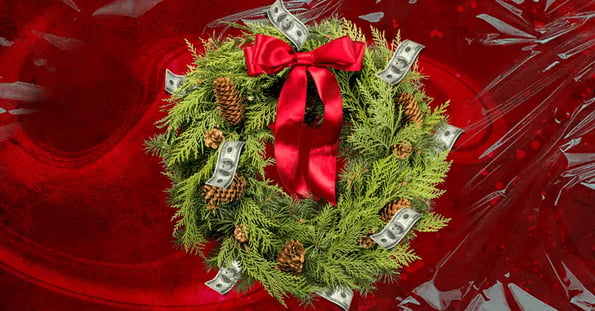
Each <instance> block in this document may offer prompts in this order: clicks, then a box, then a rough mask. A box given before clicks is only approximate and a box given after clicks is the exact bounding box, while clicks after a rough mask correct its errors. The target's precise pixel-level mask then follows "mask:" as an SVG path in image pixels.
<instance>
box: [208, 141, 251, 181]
mask: <svg viewBox="0 0 595 311" xmlns="http://www.w3.org/2000/svg"><path fill="white" fill-rule="evenodd" d="M245 144H246V143H245V142H243V141H232V140H226V141H224V142H223V144H222V145H221V147H220V148H219V155H218V156H217V164H216V165H215V172H214V173H213V175H212V176H211V178H209V180H207V182H206V184H207V185H211V186H215V187H219V188H227V187H229V186H230V185H231V182H232V181H233V176H234V175H235V173H236V169H237V168H238V163H239V161H240V153H242V148H243V147H244V145H245Z"/></svg>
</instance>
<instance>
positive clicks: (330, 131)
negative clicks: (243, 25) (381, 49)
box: [244, 35, 365, 205]
mask: <svg viewBox="0 0 595 311" xmlns="http://www.w3.org/2000/svg"><path fill="white" fill-rule="evenodd" d="M364 50H365V44H364V43H363V42H353V41H351V39H350V38H349V37H347V36H345V37H341V38H339V39H336V40H333V41H331V42H329V43H327V44H325V45H323V46H321V47H319V48H317V49H315V50H313V51H308V52H301V53H298V52H295V51H294V50H293V49H292V48H291V47H290V46H289V45H288V44H287V43H285V42H284V41H282V40H280V39H278V38H274V37H270V36H265V35H256V41H255V44H254V45H253V46H249V47H246V48H245V49H244V54H245V57H246V68H247V70H248V74H249V75H251V76H257V75H260V74H263V73H264V74H273V73H276V72H279V71H280V70H282V69H283V68H287V67H292V70H291V71H290V72H289V74H288V75H287V78H286V80H285V83H284V85H283V88H282V90H281V93H280V95H279V102H278V107H277V117H276V121H275V144H274V148H275V159H276V160H277V171H278V173H279V178H280V181H281V183H282V184H283V185H284V186H285V188H286V189H287V190H288V191H289V192H290V193H291V194H298V195H302V196H306V197H307V196H309V192H311V193H312V194H313V195H314V197H315V198H320V197H321V198H324V199H326V200H327V201H328V202H330V203H332V204H333V205H336V195H335V181H336V175H337V149H338V147H339V134H340V132H341V124H342V119H343V105H342V99H341V89H340V88H339V83H338V82H337V79H336V78H335V76H334V75H333V73H332V72H331V71H330V70H329V69H328V68H327V67H331V68H335V69H339V70H345V71H359V70H360V69H361V63H362V59H363V56H364ZM308 73H309V74H310V76H311V77H312V80H313V81H314V84H315V85H316V89H317V91H318V95H319V96H320V99H321V100H322V103H323V104H324V122H323V124H322V126H321V127H320V129H318V130H316V132H315V138H314V139H313V140H312V142H311V145H310V146H308V145H306V144H308V141H311V140H309V139H303V138H304V137H305V136H306V135H305V132H306V131H307V132H309V133H310V132H311V131H309V130H308V128H307V126H306V125H305V124H304V112H305V109H306V95H307V94H306V90H307V85H308ZM305 151H307V154H306V152H305ZM305 166H306V167H305ZM304 172H308V173H307V175H305V176H304Z"/></svg>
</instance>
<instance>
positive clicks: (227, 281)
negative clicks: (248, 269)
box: [205, 260, 242, 295]
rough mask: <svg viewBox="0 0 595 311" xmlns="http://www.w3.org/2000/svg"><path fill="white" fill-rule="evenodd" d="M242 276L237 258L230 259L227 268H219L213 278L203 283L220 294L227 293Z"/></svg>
mask: <svg viewBox="0 0 595 311" xmlns="http://www.w3.org/2000/svg"><path fill="white" fill-rule="evenodd" d="M241 276H242V266H241V265H240V262H239V261H237V260H234V261H232V263H231V266H230V267H229V268H221V269H219V272H217V275H216V276H215V278H214V279H212V280H210V281H206V282H205V285H207V286H208V287H210V288H211V289H213V290H214V291H216V292H218V293H219V294H221V295H225V294H227V293H229V291H230V290H231V289H232V288H233V287H234V286H235V285H236V283H237V282H238V280H239V279H240V277H241Z"/></svg>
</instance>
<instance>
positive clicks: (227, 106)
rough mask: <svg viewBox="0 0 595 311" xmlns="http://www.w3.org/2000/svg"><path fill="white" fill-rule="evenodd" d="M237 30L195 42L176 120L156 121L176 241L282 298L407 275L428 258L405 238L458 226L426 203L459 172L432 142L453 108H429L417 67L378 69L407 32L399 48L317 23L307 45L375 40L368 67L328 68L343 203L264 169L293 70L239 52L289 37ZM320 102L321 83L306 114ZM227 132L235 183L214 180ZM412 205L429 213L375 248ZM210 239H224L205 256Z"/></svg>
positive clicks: (173, 113)
mask: <svg viewBox="0 0 595 311" xmlns="http://www.w3.org/2000/svg"><path fill="white" fill-rule="evenodd" d="M235 26H236V27H238V28H240V29H241V30H242V34H241V35H240V36H228V37H225V38H223V39H216V38H213V37H211V38H208V39H206V40H202V47H203V50H204V51H203V52H201V53H200V54H199V53H198V52H197V50H196V49H195V47H194V46H192V44H190V43H189V42H187V45H188V47H189V49H190V51H191V53H193V56H194V64H193V66H190V67H189V72H188V74H187V75H186V78H185V80H184V83H183V85H182V87H181V88H180V89H179V90H178V91H177V92H176V93H175V94H174V95H172V96H171V98H170V99H169V104H167V105H165V111H167V113H168V114H167V116H166V117H165V118H164V119H162V120H160V121H159V122H158V123H157V124H158V127H163V128H165V131H164V133H161V134H157V135H155V136H154V137H152V138H151V139H149V140H148V141H147V142H146V145H147V150H148V151H149V152H151V153H153V154H155V155H158V156H159V157H161V159H162V163H163V165H164V167H165V173H164V174H165V175H166V176H168V177H169V178H170V179H171V181H172V186H171V188H170V189H169V195H170V199H169V204H170V205H171V207H173V208H174V209H176V212H175V216H174V217H173V219H174V220H175V221H176V224H175V228H174V237H175V239H176V240H177V242H178V243H179V244H180V245H181V246H182V247H183V248H184V249H185V250H186V251H187V252H189V253H193V254H198V255H200V256H202V257H203V258H204V260H205V262H206V263H207V264H208V265H209V266H211V267H226V266H229V265H230V263H231V262H232V260H238V261H239V262H240V263H241V265H242V267H243V270H242V277H241V280H240V282H239V283H238V285H237V286H236V289H239V290H246V289H248V288H250V287H251V286H252V285H253V284H254V283H255V281H259V282H260V283H261V284H262V286H263V287H264V288H265V289H266V290H267V291H268V292H269V294H270V295H272V296H273V297H275V298H277V299H278V300H279V301H280V302H281V303H282V304H284V303H283V297H287V296H288V295H293V296H295V297H297V298H299V299H300V300H301V301H303V302H306V303H307V302H310V301H311V299H312V297H314V296H315V294H314V293H315V292H316V291H320V290H323V289H325V288H337V287H347V288H351V289H353V290H355V291H357V292H359V293H360V294H361V295H367V294H368V293H370V292H371V291H373V290H374V289H375V283H376V282H377V281H384V282H391V281H395V280H396V279H397V278H398V273H399V269H401V268H403V267H404V266H407V265H408V264H410V263H411V262H413V261H416V260H419V259H420V257H419V256H417V255H416V254H415V253H414V251H413V250H412V249H411V248H410V246H409V240H410V239H411V238H413V237H415V235H416V231H417V232H435V231H438V230H439V229H440V228H442V227H444V226H446V225H447V223H448V221H449V220H450V219H448V218H445V217H444V216H442V215H440V214H437V213H435V212H432V209H431V206H430V204H429V202H430V200H432V199H435V198H436V197H438V196H439V195H441V194H442V193H443V190H439V189H437V188H436V185H437V184H439V183H440V182H442V181H443V178H444V177H445V174H446V172H447V171H448V169H449V166H450V162H448V161H446V156H447V153H448V152H447V151H443V152H438V151H436V148H437V145H438V143H437V142H436V141H435V140H434V139H433V136H432V135H433V133H434V132H435V131H436V128H437V127H438V126H440V125H441V124H443V123H445V122H446V120H445V111H446V107H447V105H448V103H445V104H443V105H440V106H438V107H436V108H434V109H433V110H432V109H430V106H429V104H430V102H431V100H432V99H431V98H429V97H428V96H427V95H426V94H425V93H424V90H423V88H422V87H423V85H422V83H421V80H422V76H421V75H420V73H419V72H418V71H417V68H416V67H414V68H412V70H411V71H410V72H409V73H408V74H407V76H406V78H405V79H404V80H403V81H402V82H401V83H399V84H398V85H396V86H391V85H389V84H387V83H386V82H384V81H383V80H381V79H379V78H378V77H377V76H376V73H377V72H378V71H380V70H382V68H383V67H384V66H385V65H386V63H387V61H388V60H389V59H390V57H391V54H392V51H394V50H395V49H396V47H397V45H398V44H399V42H400V38H399V35H397V37H396V38H395V39H394V40H393V41H392V42H390V43H389V42H387V40H386V39H385V36H384V33H382V32H381V31H379V30H378V29H375V28H371V36H372V40H371V43H370V42H369V41H366V37H365V36H364V34H363V32H362V30H361V29H360V28H358V27H357V26H356V25H354V24H353V23H352V22H350V21H348V20H345V19H336V18H332V19H328V20H325V21H323V22H321V23H319V24H316V25H312V26H311V27H310V28H309V30H310V33H311V35H310V38H309V39H308V41H306V44H305V45H304V48H303V50H306V51H310V50H313V49H315V48H317V47H319V46H321V45H323V44H325V43H327V42H329V41H331V40H333V39H336V38H339V37H342V36H345V35H347V36H349V37H350V38H351V39H352V40H357V41H362V42H368V46H367V47H366V50H365V55H364V59H363V65H362V69H361V71H357V72H349V71H340V70H332V72H333V74H334V75H335V76H336V78H337V80H338V82H339V86H340V89H341V95H342V99H343V110H344V117H343V125H342V130H341V135H340V145H339V158H340V159H342V161H343V162H344V163H343V164H342V168H341V169H340V170H339V176H338V179H337V185H336V189H337V192H336V193H337V205H336V206H333V205H332V204H330V203H326V202H324V201H322V200H316V199H313V198H301V199H297V198H295V197H293V196H291V195H290V194H288V193H286V192H284V191H283V189H282V188H281V187H280V186H279V185H277V184H276V183H275V182H273V181H272V180H270V179H268V178H267V176H268V175H267V173H266V172H265V170H266V168H270V167H271V166H273V165H274V164H275V160H274V158H272V157H271V156H269V154H268V153H267V152H266V150H265V148H266V146H267V144H268V145H270V144H272V143H273V133H272V130H271V129H270V128H269V125H270V124H271V123H272V122H273V121H274V119H275V113H276V108H277V98H278V96H279V91H280V88H281V86H282V85H283V82H284V80H285V77H286V75H287V73H288V69H284V70H282V71H280V72H279V73H277V74H273V75H260V76H257V77H251V76H248V75H247V73H246V67H245V63H244V52H243V50H242V48H243V47H244V46H246V45H249V44H251V43H252V42H253V41H254V40H255V36H256V34H265V35H269V36H274V37H277V38H283V35H282V34H281V33H280V32H279V31H278V30H277V29H276V28H274V27H273V26H271V25H268V24H261V23H250V24H247V25H235ZM284 40H285V39H284ZM309 85H312V83H309ZM322 109H323V107H322V105H321V104H320V102H319V99H318V95H317V93H316V90H315V89H309V90H308V104H307V110H306V115H305V120H306V122H308V123H309V124H310V125H312V126H315V125H316V123H317V122H319V121H320V116H321V115H322ZM224 140H242V141H245V142H246V145H245V146H244V150H243V152H242V154H241V157H240V161H239V165H238V168H237V171H236V176H235V178H234V181H233V183H232V185H231V186H230V187H229V188H227V189H221V188H216V187H212V186H208V185H205V181H206V180H207V179H208V178H209V177H210V175H211V174H212V172H213V171H214V169H215V165H216V162H217V155H218V149H217V148H219V146H220V145H221V142H222V141H224ZM405 206H408V207H411V208H413V209H414V210H416V211H417V212H419V213H421V214H422V215H423V217H422V218H421V220H420V221H419V222H418V223H417V224H416V225H415V226H414V228H413V229H412V230H411V231H410V232H409V233H408V234H407V236H406V237H405V239H404V240H403V241H401V243H400V244H398V245H397V246H396V247H394V248H393V249H392V250H386V249H384V248H382V247H379V246H377V245H376V243H375V242H374V241H373V240H372V239H370V237H369V235H370V234H373V233H375V232H378V231H380V230H381V229H382V228H383V227H384V226H385V225H386V223H387V221H388V220H390V218H391V217H392V215H394V214H395V213H396V212H397V211H398V210H399V209H400V208H402V207H405ZM209 242H216V243H211V245H213V247H212V249H211V248H209V251H208V252H207V253H208V254H205V246H206V245H207V243H209Z"/></svg>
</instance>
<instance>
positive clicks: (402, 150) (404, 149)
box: [393, 143, 413, 159]
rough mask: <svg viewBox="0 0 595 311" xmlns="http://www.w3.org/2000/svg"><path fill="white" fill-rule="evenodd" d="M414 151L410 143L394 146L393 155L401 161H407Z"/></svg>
mask: <svg viewBox="0 0 595 311" xmlns="http://www.w3.org/2000/svg"><path fill="white" fill-rule="evenodd" d="M412 151H413V147H411V145H410V144H408V143H403V144H396V145H394V146H393V153H394V154H395V155H396V156H397V158H399V159H407V158H408V157H409V155H410V154H411V152H412Z"/></svg>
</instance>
